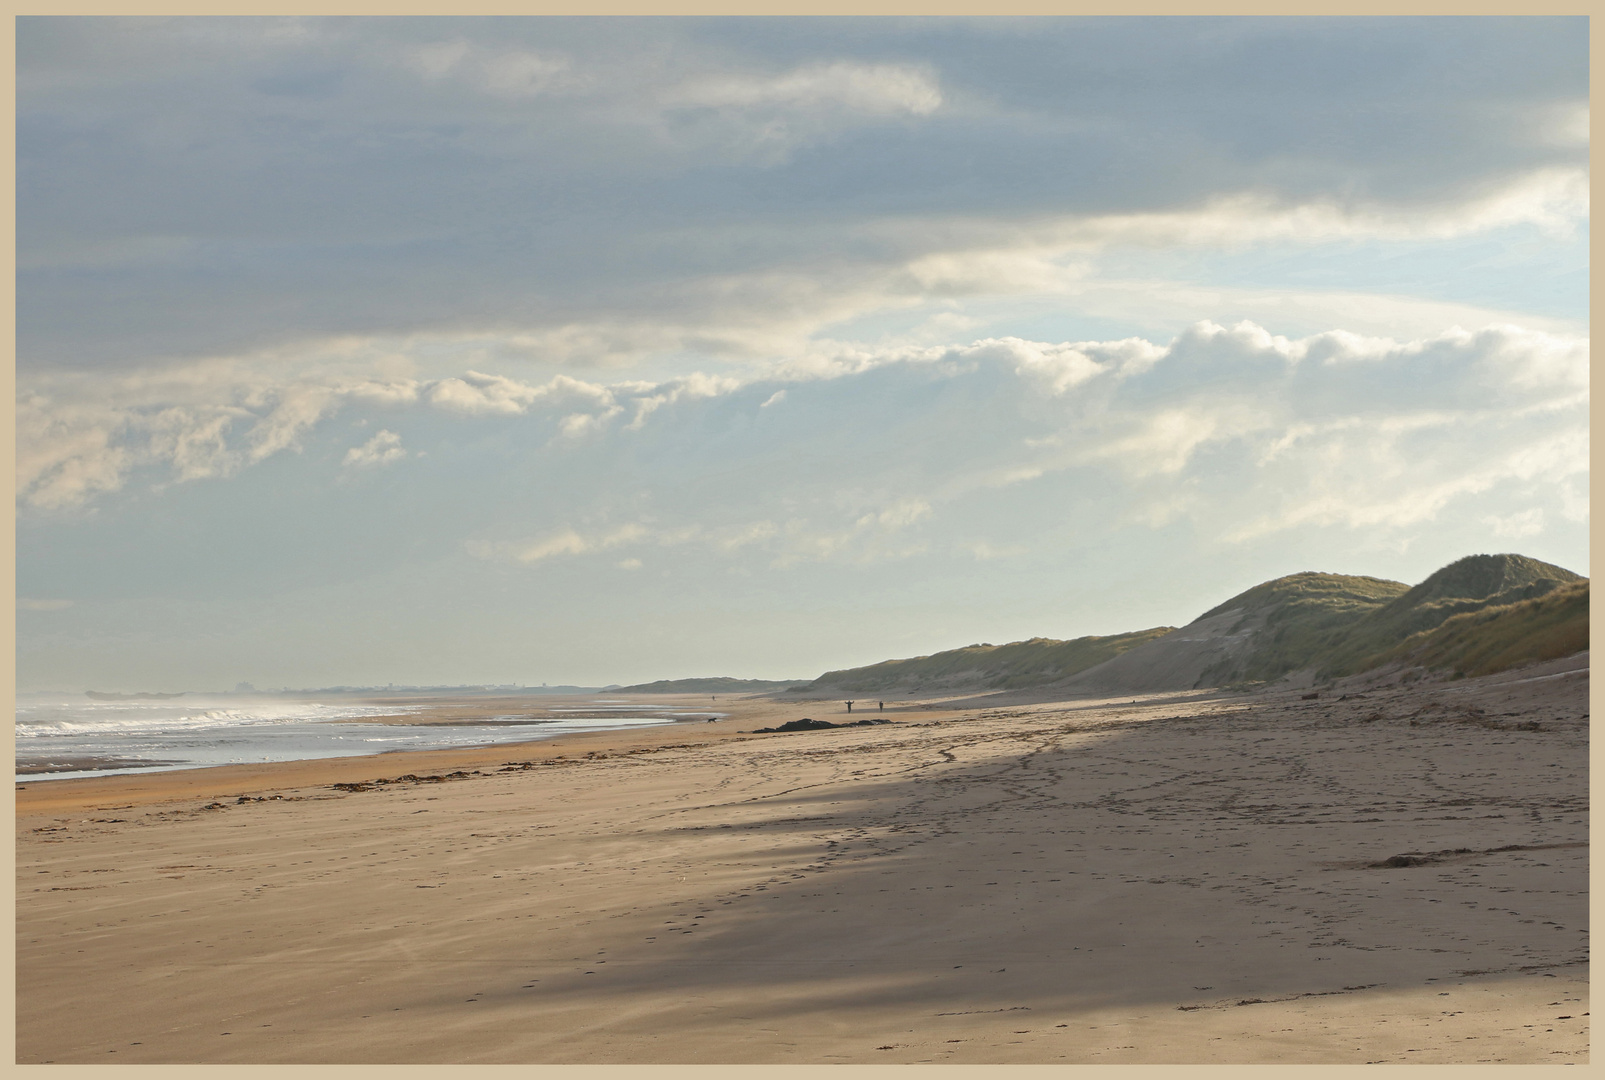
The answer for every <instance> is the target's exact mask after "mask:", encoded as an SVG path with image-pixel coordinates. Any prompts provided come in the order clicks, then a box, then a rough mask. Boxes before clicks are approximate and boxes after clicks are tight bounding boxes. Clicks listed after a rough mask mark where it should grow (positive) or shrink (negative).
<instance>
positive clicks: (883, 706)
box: [875, 701, 886, 712]
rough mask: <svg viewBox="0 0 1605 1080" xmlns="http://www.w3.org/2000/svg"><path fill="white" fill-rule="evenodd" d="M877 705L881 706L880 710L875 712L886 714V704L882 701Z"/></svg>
mask: <svg viewBox="0 0 1605 1080" xmlns="http://www.w3.org/2000/svg"><path fill="white" fill-rule="evenodd" d="M876 704H877V705H879V706H880V708H878V709H876V710H875V711H876V712H885V711H886V702H884V701H880V702H876Z"/></svg>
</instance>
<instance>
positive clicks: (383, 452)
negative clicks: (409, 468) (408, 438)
mask: <svg viewBox="0 0 1605 1080" xmlns="http://www.w3.org/2000/svg"><path fill="white" fill-rule="evenodd" d="M406 456H407V451H405V450H403V449H402V448H401V436H400V435H398V434H396V433H395V432H394V431H386V430H380V431H379V432H377V433H376V434H375V435H374V437H373V438H371V439H369V440H368V441H367V442H365V443H363V444H362V445H361V446H353V447H352V448H351V449H349V450H347V451H346V456H345V464H346V465H348V466H350V465H356V466H358V467H360V468H371V467H373V466H375V465H389V464H390V463H391V462H393V461H400V460H401V459H402V458H404V457H406Z"/></svg>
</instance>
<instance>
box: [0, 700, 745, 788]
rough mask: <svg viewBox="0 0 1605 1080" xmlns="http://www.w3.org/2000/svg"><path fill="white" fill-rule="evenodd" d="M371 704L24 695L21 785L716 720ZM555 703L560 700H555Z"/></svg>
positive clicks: (580, 707) (627, 711) (621, 708)
mask: <svg viewBox="0 0 1605 1080" xmlns="http://www.w3.org/2000/svg"><path fill="white" fill-rule="evenodd" d="M460 703H462V701H461V699H458V700H457V701H444V700H442V701H441V702H439V703H438V704H419V703H416V701H415V702H413V703H409V704H405V705H403V704H397V705H387V704H375V703H373V702H371V701H366V702H354V701H345V700H341V695H331V696H330V697H328V698H324V699H317V698H309V697H299V696H298V697H295V698H280V697H272V696H266V695H264V696H259V697H243V696H241V695H237V694H219V695H213V696H208V695H191V694H184V695H181V696H177V697H170V698H147V697H141V698H131V699H120V700H96V699H91V698H88V697H85V696H74V695H71V694H44V693H40V694H19V695H17V707H16V724H15V732H16V748H17V765H16V779H17V782H18V783H30V782H38V781H46V780H64V779H70V778H73V777H79V776H113V775H118V774H130V773H146V772H161V771H165V770H172V769H194V768H203V767H206V766H211V765H234V764H241V763H253V762H263V761H302V760H307V759H312V758H335V757H356V756H359V755H363V754H383V753H390V752H394V751H398V750H437V749H446V748H452V747H470V746H492V745H495V744H498V743H515V742H530V741H532V740H536V739H547V738H555V737H557V736H560V735H572V734H577V733H579V732H584V731H611V730H619V729H623V728H635V727H652V726H655V725H660V724H672V723H675V722H676V721H679V720H689V719H700V718H703V717H709V718H713V717H718V716H721V715H723V714H721V713H712V712H697V713H678V712H662V713H650V710H646V709H644V708H643V707H642V706H640V705H636V704H631V703H630V702H628V701H623V700H618V699H609V698H595V699H592V700H588V701H586V700H581V701H575V699H573V698H570V699H568V700H566V701H564V702H563V704H562V705H561V706H558V707H541V708H538V709H534V710H531V711H532V712H537V713H539V714H540V716H539V717H538V718H532V717H531V716H530V715H528V714H509V715H506V716H491V717H486V718H485V719H484V720H483V721H478V722H473V723H461V724H459V723H452V724H385V723H375V722H373V721H372V720H366V718H370V717H378V716H405V715H409V714H412V715H416V714H417V713H419V712H422V711H425V710H428V709H432V708H436V707H438V705H444V704H460ZM554 704H555V703H554Z"/></svg>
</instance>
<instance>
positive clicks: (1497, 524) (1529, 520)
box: [1483, 506, 1544, 540]
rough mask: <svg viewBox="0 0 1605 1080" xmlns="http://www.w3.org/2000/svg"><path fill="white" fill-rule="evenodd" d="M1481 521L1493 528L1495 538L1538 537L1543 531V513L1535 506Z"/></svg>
mask: <svg viewBox="0 0 1605 1080" xmlns="http://www.w3.org/2000/svg"><path fill="white" fill-rule="evenodd" d="M1483 521H1484V522H1486V523H1487V524H1488V525H1489V526H1491V527H1492V528H1493V531H1494V535H1495V536H1507V537H1510V538H1511V539H1513V540H1521V539H1524V538H1526V537H1529V536H1538V535H1540V534H1541V533H1542V532H1543V531H1544V511H1543V509H1542V508H1541V507H1537V506H1535V507H1533V508H1531V509H1530V510H1522V511H1519V512H1517V513H1514V514H1505V515H1503V516H1501V515H1498V514H1492V515H1490V516H1488V517H1485V518H1483Z"/></svg>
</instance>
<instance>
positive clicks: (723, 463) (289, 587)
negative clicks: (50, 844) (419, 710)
mask: <svg viewBox="0 0 1605 1080" xmlns="http://www.w3.org/2000/svg"><path fill="white" fill-rule="evenodd" d="M1587 41H1588V28H1587V21H1586V20H1585V19H1580V18H1547V17H1546V18H1466V19H1459V18H1388V19H1363V18H1350V19H1311V18H1298V19H1268V18H1246V19H1220V18H1209V19H1191V18H1163V19H1148V18H1109V19H1077V18H1073V19H1045V18H999V19H968V18H935V19H881V18H860V19H829V18H819V19H791V18H785V19H775V18H765V19H740V18H711V19H649V18H614V19H584V18H573V19H569V18H511V19H499V18H495V19H493V18H468V19H450V18H392V19H345V18H337V19H306V18H297V19H242V18H193V19H192V18H172V19H169V18H129V19H122V18H99V17H97V18H24V19H21V20H19V22H18V26H17V387H18V389H17V394H18V399H17V460H18V476H17V552H18V555H17V594H18V611H17V628H18V646H17V664H18V687H19V689H20V690H24V691H27V690H45V689H57V690H67V691H71V692H78V691H80V690H83V689H98V690H122V691H125V692H135V691H167V692H176V691H180V690H205V689H228V688H230V687H232V686H233V685H234V684H235V683H236V682H250V683H253V684H255V685H256V686H258V687H264V688H265V687H321V686H334V685H356V686H362V685H382V684H388V683H397V684H410V685H427V684H450V685H457V684H478V683H491V684H509V683H511V684H520V685H539V684H541V683H552V684H560V683H570V684H581V685H604V684H609V683H620V684H626V683H633V682H640V681H648V680H653V679H659V678H677V677H690V676H708V675H734V676H737V677H744V678H771V679H803V678H812V677H814V676H816V675H818V674H820V673H821V672H823V671H825V670H829V669H833V668H840V667H847V666H856V665H860V664H866V663H873V662H875V661H878V660H882V659H886V658H889V657H897V656H913V655H922V654H927V653H930V652H934V651H937V650H940V649H946V648H954V647H957V646H962V645H967V644H971V643H975V642H993V643H1002V642H1005V641H1014V640H1020V639H1023V638H1029V637H1035V636H1045V637H1052V638H1072V637H1079V636H1082V635H1089V634H1098V635H1101V634H1113V633H1121V632H1125V631H1129V630H1137V629H1142V628H1146V627H1151V626H1164V625H1168V626H1177V625H1182V624H1184V623H1186V622H1189V621H1190V620H1192V619H1193V618H1195V617H1196V616H1197V615H1199V614H1200V613H1202V612H1203V611H1205V610H1207V609H1208V608H1210V607H1213V606H1214V605H1216V604H1218V603H1220V602H1221V601H1222V600H1224V599H1226V598H1228V597H1230V596H1232V595H1233V594H1235V593H1237V592H1240V591H1242V590H1244V589H1246V588H1249V587H1251V586H1253V585H1255V584H1258V583H1259V582H1262V581H1265V580H1268V579H1271V578H1274V577H1278V576H1281V575H1283V574H1289V573H1295V572H1299V571H1304V570H1319V571H1328V572H1333V573H1345V574H1366V575H1372V576H1376V577H1384V578H1390V579H1394V580H1398V581H1404V582H1408V583H1414V582H1417V581H1420V580H1421V579H1423V578H1424V577H1426V576H1427V575H1428V574H1430V573H1431V572H1432V571H1433V570H1436V569H1437V568H1439V567H1441V566H1443V565H1445V564H1447V563H1449V562H1452V561H1453V560H1455V559H1457V558H1460V557H1462V556H1465V555H1469V554H1473V553H1478V552H1501V551H1513V552H1520V553H1522V554H1526V555H1530V556H1533V557H1535V558H1539V559H1544V560H1547V561H1550V562H1554V563H1557V564H1559V565H1561V566H1564V567H1566V568H1568V569H1570V570H1573V571H1576V572H1578V573H1582V574H1587V573H1588V543H1587V540H1588V465H1587V462H1588V338H1587V335H1588V321H1587V319H1588V316H1587V310H1588V309H1587V304H1588V267H1587V248H1588V144H1587V132H1588V67H1587V65H1588V52H1587Z"/></svg>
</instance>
